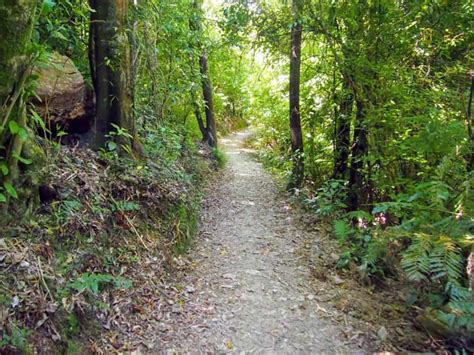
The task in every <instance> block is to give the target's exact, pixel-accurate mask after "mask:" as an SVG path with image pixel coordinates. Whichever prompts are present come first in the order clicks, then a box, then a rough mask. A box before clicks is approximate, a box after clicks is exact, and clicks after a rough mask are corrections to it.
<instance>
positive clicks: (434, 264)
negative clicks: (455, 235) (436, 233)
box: [430, 237, 463, 282]
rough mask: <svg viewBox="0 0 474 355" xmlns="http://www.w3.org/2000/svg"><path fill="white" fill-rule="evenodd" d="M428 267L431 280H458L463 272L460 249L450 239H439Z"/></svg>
mask: <svg viewBox="0 0 474 355" xmlns="http://www.w3.org/2000/svg"><path fill="white" fill-rule="evenodd" d="M430 267H431V273H432V275H433V279H439V278H442V277H446V278H447V279H448V281H451V282H455V281H457V280H459V279H460V278H461V277H462V271H463V257H462V254H461V249H460V248H459V247H458V246H457V245H456V244H454V243H453V242H452V239H449V238H448V237H441V238H439V239H438V240H437V241H436V242H435V243H434V248H433V251H432V252H431V254H430Z"/></svg>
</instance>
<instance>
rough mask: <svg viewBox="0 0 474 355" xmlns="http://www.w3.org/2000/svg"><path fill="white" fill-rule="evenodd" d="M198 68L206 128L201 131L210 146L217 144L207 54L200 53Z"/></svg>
mask: <svg viewBox="0 0 474 355" xmlns="http://www.w3.org/2000/svg"><path fill="white" fill-rule="evenodd" d="M199 68H200V73H201V80H202V94H203V98H204V105H205V112H206V128H205V130H204V132H203V139H204V142H206V143H207V144H209V146H211V147H216V146H217V135H216V121H215V119H214V105H213V103H212V86H211V80H210V79H209V68H208V64H207V56H206V55H205V54H202V55H201V56H199Z"/></svg>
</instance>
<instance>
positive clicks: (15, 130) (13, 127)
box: [8, 121, 20, 134]
mask: <svg viewBox="0 0 474 355" xmlns="http://www.w3.org/2000/svg"><path fill="white" fill-rule="evenodd" d="M8 127H9V128H10V132H11V134H17V133H18V131H19V130H20V126H18V123H16V122H15V121H10V122H8Z"/></svg>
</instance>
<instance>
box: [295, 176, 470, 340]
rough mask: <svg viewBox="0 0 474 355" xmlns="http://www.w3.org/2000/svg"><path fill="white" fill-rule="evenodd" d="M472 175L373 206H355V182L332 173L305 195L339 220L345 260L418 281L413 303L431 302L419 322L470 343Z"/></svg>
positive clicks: (341, 263)
mask: <svg viewBox="0 0 474 355" xmlns="http://www.w3.org/2000/svg"><path fill="white" fill-rule="evenodd" d="M471 175H472V173H471ZM471 175H469V173H466V175H464V177H465V180H461V181H459V183H458V184H457V185H456V188H453V187H451V186H449V185H448V184H447V183H446V182H445V181H443V177H442V176H438V179H437V180H433V181H428V182H422V183H418V184H414V185H413V186H410V187H408V188H407V190H406V191H405V192H403V193H400V194H398V195H396V196H393V198H392V199H390V200H388V201H387V202H380V203H377V204H374V206H373V207H372V210H371V211H352V212H347V210H346V208H347V206H346V201H347V194H348V188H347V186H346V185H345V183H344V182H343V181H339V180H329V181H327V182H326V183H325V184H324V185H323V186H322V187H321V188H319V189H318V190H317V191H316V192H315V193H314V194H312V195H310V196H309V197H307V198H306V199H305V201H304V202H305V204H306V205H307V206H308V207H309V208H310V209H312V210H313V211H314V212H315V213H316V214H317V215H318V216H319V217H321V218H322V219H325V220H327V221H330V223H332V225H333V233H334V236H335V237H336V238H337V240H338V242H339V244H340V246H341V248H342V252H341V254H340V257H339V260H338V262H337V267H339V268H349V267H352V266H353V265H354V264H355V265H357V267H358V272H359V273H361V274H363V275H366V277H365V278H364V279H367V277H368V279H369V280H370V279H371V278H374V280H385V279H387V278H391V279H394V280H398V282H409V283H412V284H413V285H414V288H413V290H414V292H413V293H412V294H411V295H410V297H408V299H407V300H406V306H407V307H414V308H416V309H418V310H420V309H422V310H423V311H422V312H418V313H419V316H418V318H417V324H418V325H419V326H421V327H422V328H424V329H425V330H427V331H429V332H430V333H431V334H433V335H435V336H437V337H443V338H446V339H449V340H450V341H453V344H455V346H456V347H461V348H465V349H470V347H472V341H473V336H472V334H474V299H473V294H472V292H471V291H470V290H469V280H468V278H467V258H468V256H469V253H470V252H471V250H472V249H471V248H472V246H473V244H474V239H473V234H472V233H473V230H474V223H473V216H472V211H474V208H473V207H474V205H473V202H474V201H473V199H472V196H473V195H472V181H473V179H472V176H471Z"/></svg>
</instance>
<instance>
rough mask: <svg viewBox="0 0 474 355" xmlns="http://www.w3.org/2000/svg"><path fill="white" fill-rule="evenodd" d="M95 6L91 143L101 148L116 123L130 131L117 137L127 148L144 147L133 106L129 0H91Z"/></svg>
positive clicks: (91, 46) (91, 45) (91, 48)
mask: <svg viewBox="0 0 474 355" xmlns="http://www.w3.org/2000/svg"><path fill="white" fill-rule="evenodd" d="M89 3H90V6H91V8H92V10H93V11H92V12H91V25H90V37H89V59H90V66H91V73H92V78H93V83H94V89H95V97H96V112H95V123H94V126H93V129H92V137H91V145H92V147H93V148H95V149H98V148H101V147H103V146H104V145H105V143H106V141H107V140H109V138H107V137H106V135H108V134H109V132H111V131H114V130H115V129H114V127H113V124H114V125H117V126H118V127H120V128H122V129H125V130H126V132H127V133H128V135H119V136H118V137H117V141H118V143H119V144H120V146H121V147H122V149H123V150H124V151H126V152H129V153H131V154H132V155H135V156H137V155H140V154H141V152H142V150H141V146H140V143H139V139H138V134H137V130H136V126H135V119H134V116H133V110H132V103H133V98H132V93H133V90H132V73H131V70H132V58H131V51H130V43H129V39H128V36H127V32H126V26H127V24H126V18H127V10H128V0H89Z"/></svg>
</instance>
